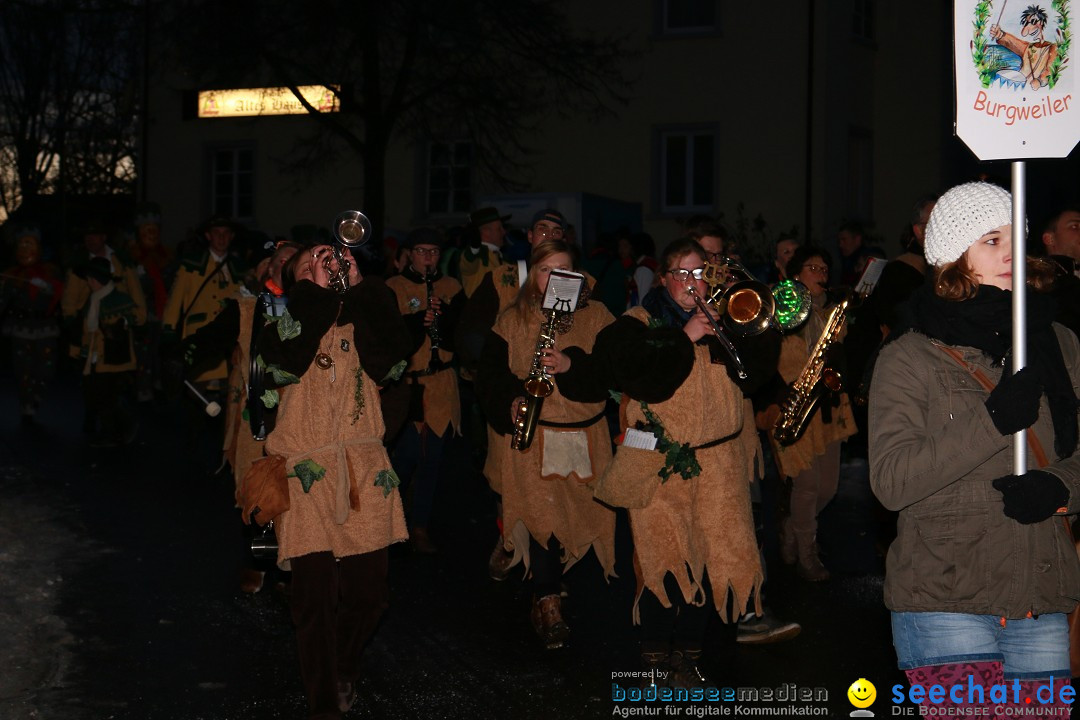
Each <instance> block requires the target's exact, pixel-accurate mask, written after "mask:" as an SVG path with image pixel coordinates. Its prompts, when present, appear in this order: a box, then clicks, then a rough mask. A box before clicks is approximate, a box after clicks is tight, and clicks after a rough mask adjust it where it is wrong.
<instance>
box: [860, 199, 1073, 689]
mask: <svg viewBox="0 0 1080 720" xmlns="http://www.w3.org/2000/svg"><path fill="white" fill-rule="evenodd" d="M1011 236H1012V198H1011V197H1010V195H1009V193H1007V192H1006V191H1005V190H1003V189H1001V188H1000V187H997V186H994V185H990V184H987V183H969V184H965V185H960V186H958V187H955V188H953V189H951V190H949V191H948V192H947V193H946V194H945V195H943V196H942V197H941V199H940V200H939V201H938V203H937V205H936V206H935V207H934V210H933V212H932V214H931V215H930V221H929V223H928V226H927V231H926V258H927V260H928V261H929V262H930V263H931V264H932V265H933V266H934V281H933V283H932V284H930V285H928V286H924V288H922V289H921V290H919V291H918V292H917V293H916V295H915V296H914V297H913V298H912V300H911V302H910V303H909V304H908V306H907V308H906V310H907V316H908V317H907V325H908V328H909V331H907V332H903V333H900V332H898V333H896V339H895V340H893V341H892V342H890V343H889V344H888V345H887V346H885V348H883V349H882V351H881V355H880V357H879V359H878V362H877V365H876V368H875V372H874V377H873V381H872V384H871V388H870V413H869V417H870V428H869V429H870V447H869V449H870V481H871V484H872V486H873V489H874V492H875V494H876V495H877V496H878V498H879V499H880V500H881V502H882V503H883V504H884V505H885V506H886V507H887V508H889V509H891V510H898V511H899V513H900V514H899V519H898V526H897V538H896V540H895V542H894V543H893V545H892V547H891V548H890V549H889V556H888V569H887V574H886V579H885V603H886V605H887V606H888V607H889V609H890V610H891V611H892V626H893V644H894V645H895V647H896V653H897V657H898V660H899V665H900V668H901V669H902V670H904V671H905V672H906V673H907V676H908V680H909V682H910V683H911V684H912V685H915V684H920V685H923V686H925V687H929V686H931V685H934V684H940V685H943V686H944V688H945V692H946V696H945V698H944V702H943V703H941V705H942V706H949V705H970V704H974V705H991V704H994V703H995V702H998V703H999V704H1005V703H1008V704H1019V706H1021V707H1033V706H1035V707H1043V708H1051V707H1055V708H1058V707H1066V705H1065V704H1064V703H1063V702H1062V701H1061V697H1060V690H1061V689H1062V688H1063V687H1066V686H1068V684H1069V675H1070V673H1069V636H1068V624H1067V621H1066V614H1067V613H1068V612H1069V611H1070V610H1072V609H1073V608H1074V607H1075V606H1076V603H1077V599H1078V598H1080V562H1078V560H1077V554H1076V551H1075V549H1074V547H1073V541H1072V539H1071V537H1070V536H1069V533H1068V530H1067V528H1066V524H1065V518H1064V517H1063V516H1065V515H1071V514H1073V513H1075V512H1077V510H1078V509H1080V492H1078V488H1080V457H1078V456H1077V455H1076V454H1075V450H1076V444H1077V393H1076V388H1077V386H1078V385H1080V345H1078V343H1077V339H1076V336H1075V335H1074V334H1073V333H1072V332H1070V331H1068V330H1066V329H1065V328H1063V327H1062V326H1060V325H1057V324H1055V323H1053V322H1052V320H1053V312H1054V311H1053V303H1052V301H1051V300H1050V299H1049V297H1048V296H1047V295H1044V294H1040V293H1038V292H1032V290H1035V289H1038V288H1039V287H1040V286H1041V285H1042V284H1043V278H1044V273H1043V272H1042V268H1041V266H1040V265H1039V264H1038V263H1037V262H1036V261H1028V268H1029V270H1028V274H1029V282H1030V284H1031V285H1032V286H1034V287H1029V288H1027V289H1026V292H1027V303H1028V313H1027V347H1028V358H1027V366H1026V367H1025V368H1023V369H1022V370H1021V371H1020V372H1018V373H1015V374H1012V373H1011V372H1010V370H1009V368H1010V367H1011V364H1012V350H1013V348H1012V315H1011V302H1012V279H1013V278H1012V268H1013V257H1012V242H1011ZM1045 277H1048V276H1045ZM1021 430H1029V431H1030V432H1029V433H1027V434H1028V436H1029V450H1028V455H1027V467H1028V470H1027V472H1026V473H1024V474H1023V475H1014V474H1012V472H1013V469H1012V463H1013V453H1012V446H1013V442H1014V440H1013V438H1014V434H1015V433H1017V432H1019V431H1021ZM1040 455H1045V463H1046V464H1045V465H1043V463H1042V462H1040V460H1039V458H1040ZM969 677H970V678H971V679H969ZM1013 680H1017V681H1019V682H1018V684H1014V682H1013ZM969 682H971V683H972V684H974V685H981V686H982V687H983V688H985V692H978V691H970V692H969V690H968V683H969ZM1006 682H1007V683H1008V685H1007V686H1006V687H1007V689H1008V692H1007V693H1003V692H1002V691H1001V688H999V691H998V692H997V693H993V692H991V690H992V688H993V686H995V685H998V686H1001V685H1004V683H1006ZM959 686H963V689H962V692H961V691H960V690H957V691H955V692H952V688H953V687H959ZM1047 686H1052V688H1053V691H1054V692H1053V697H1052V698H1051V697H1050V696H1049V693H1048V691H1047V689H1046V688H1047ZM1040 688H1043V689H1042V691H1041V696H1040V695H1037V694H1036V693H1037V692H1038V691H1039V689H1040ZM1048 701H1049V702H1048Z"/></svg>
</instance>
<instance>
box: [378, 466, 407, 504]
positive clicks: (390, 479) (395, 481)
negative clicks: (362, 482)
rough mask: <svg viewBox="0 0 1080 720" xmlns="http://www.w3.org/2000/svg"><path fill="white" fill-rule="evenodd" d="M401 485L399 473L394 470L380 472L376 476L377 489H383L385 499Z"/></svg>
mask: <svg viewBox="0 0 1080 720" xmlns="http://www.w3.org/2000/svg"><path fill="white" fill-rule="evenodd" d="M400 484H401V479H400V478H399V477H398V476H397V473H396V472H394V470H393V469H390V470H380V471H379V472H378V473H377V474H376V475H375V487H381V488H382V494H383V497H386V496H387V495H389V494H390V493H391V492H393V490H394V488H396V487H397V486H398V485H400Z"/></svg>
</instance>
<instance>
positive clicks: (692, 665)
mask: <svg viewBox="0 0 1080 720" xmlns="http://www.w3.org/2000/svg"><path fill="white" fill-rule="evenodd" d="M700 661H701V651H700V650H674V651H672V653H671V657H670V659H669V660H668V662H669V664H670V665H671V674H670V675H668V687H681V688H694V687H708V686H709V685H711V684H712V683H710V682H709V681H708V679H706V677H705V676H704V675H702V674H701V670H700V669H698V663H699V662H700Z"/></svg>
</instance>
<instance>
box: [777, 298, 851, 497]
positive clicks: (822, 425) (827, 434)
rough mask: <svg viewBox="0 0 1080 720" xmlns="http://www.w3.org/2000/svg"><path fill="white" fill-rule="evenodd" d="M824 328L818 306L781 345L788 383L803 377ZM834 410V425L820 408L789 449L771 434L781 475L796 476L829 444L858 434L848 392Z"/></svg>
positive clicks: (782, 370)
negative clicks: (823, 415)
mask: <svg viewBox="0 0 1080 720" xmlns="http://www.w3.org/2000/svg"><path fill="white" fill-rule="evenodd" d="M824 329H825V318H824V317H823V316H822V312H821V311H820V310H818V308H817V307H816V306H815V307H814V308H813V310H812V311H811V313H810V319H809V320H808V321H807V323H806V325H805V326H804V327H803V328H802V330H800V331H799V332H797V333H792V334H791V335H787V336H785V337H784V343H783V345H781V346H780V364H779V366H778V367H777V372H779V373H780V377H782V378H783V379H784V382H786V383H791V382H794V381H795V379H796V378H798V377H799V374H800V373H801V372H802V371H803V368H804V367H805V366H806V361H807V358H809V357H810V352H811V351H812V350H813V348H814V345H815V344H817V341H818V338H819V337H821V333H822V331H823V330H824ZM828 401H829V397H828V396H826V397H825V398H823V399H822V401H821V402H828ZM831 411H832V422H829V423H826V422H823V421H822V419H821V407H820V406H819V407H818V409H817V410H815V411H814V414H813V415H812V416H811V417H810V420H809V422H807V425H806V431H805V433H804V434H803V436H802V437H801V438H799V439H798V440H797V441H795V442H794V443H793V444H791V445H788V446H787V447H783V446H781V445H780V444H779V443H777V442H776V440H775V438H773V437H772V433H769V437H770V439H771V442H772V449H773V457H775V458H776V464H777V467H778V468H779V470H780V474H781V475H786V476H788V477H795V476H796V475H798V474H799V473H801V472H802V471H803V470H806V469H807V468H809V467H810V464H811V463H812V462H813V461H814V458H816V457H818V456H819V455H824V454H825V449H826V448H827V447H828V446H829V445H831V444H832V443H836V442H840V441H842V440H844V439H846V438H848V437H851V436H852V435H854V434H855V432H856V430H857V428H856V427H855V416H854V415H853V414H852V412H851V401H850V400H849V399H848V394H847V393H846V392H841V393H840V406H839V407H834V408H832V410H831Z"/></svg>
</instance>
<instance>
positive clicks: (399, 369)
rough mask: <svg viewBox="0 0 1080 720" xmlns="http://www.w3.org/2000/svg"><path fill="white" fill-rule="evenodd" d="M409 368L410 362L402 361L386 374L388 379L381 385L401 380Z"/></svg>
mask: <svg viewBox="0 0 1080 720" xmlns="http://www.w3.org/2000/svg"><path fill="white" fill-rule="evenodd" d="M407 367H409V361H408V360H402V361H401V362H399V363H398V364H397V365H395V366H394V367H392V368H390V372H388V373H386V377H384V378H383V379H382V382H381V383H379V384H380V385H384V384H386V382H387V381H397V380H400V379H401V376H402V375H404V374H405V368H407Z"/></svg>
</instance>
